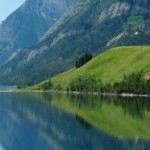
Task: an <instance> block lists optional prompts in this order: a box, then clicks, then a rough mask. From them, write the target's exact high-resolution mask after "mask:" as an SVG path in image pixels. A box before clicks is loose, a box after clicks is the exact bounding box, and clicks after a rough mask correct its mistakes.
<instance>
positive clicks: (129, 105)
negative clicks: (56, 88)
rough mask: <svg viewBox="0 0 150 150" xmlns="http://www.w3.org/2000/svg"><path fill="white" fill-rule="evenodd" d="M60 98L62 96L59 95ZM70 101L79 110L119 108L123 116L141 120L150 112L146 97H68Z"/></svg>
mask: <svg viewBox="0 0 150 150" xmlns="http://www.w3.org/2000/svg"><path fill="white" fill-rule="evenodd" d="M60 96H62V95H60ZM67 97H69V99H70V101H71V102H72V103H74V105H76V106H77V107H79V108H93V109H95V108H101V107H102V105H103V104H108V105H110V104H112V103H113V104H114V105H115V106H116V107H117V106H120V107H121V108H122V109H123V111H124V114H129V115H131V116H132V117H137V118H140V119H142V118H143V117H144V116H145V115H146V114H147V113H149V112H150V99H149V98H147V97H143V98H141V97H121V96H111V97H110V96H91V95H89V96H85V95H68V96H67Z"/></svg>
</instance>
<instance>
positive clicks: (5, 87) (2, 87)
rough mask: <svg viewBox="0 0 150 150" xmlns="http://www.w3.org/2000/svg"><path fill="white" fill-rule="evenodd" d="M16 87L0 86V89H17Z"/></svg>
mask: <svg viewBox="0 0 150 150" xmlns="http://www.w3.org/2000/svg"><path fill="white" fill-rule="evenodd" d="M15 89H17V86H0V91H5V90H15Z"/></svg>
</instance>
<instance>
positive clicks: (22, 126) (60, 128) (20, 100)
mask: <svg viewBox="0 0 150 150" xmlns="http://www.w3.org/2000/svg"><path fill="white" fill-rule="evenodd" d="M36 96H37V97H40V95H38V94H37V95H36V94H33V95H29V94H8V93H7V94H5V93H1V94H0V118H1V121H0V135H1V136H0V141H1V144H2V146H3V147H4V148H5V149H6V150H7V149H9V150H14V149H15V150H24V149H25V150H30V149H31V150H34V149H35V150H41V149H42V150H49V149H50V150H51V149H57V150H59V149H64V150H70V149H71V150H77V149H78V150H80V149H82V150H84V149H86V150H87V149H100V148H101V149H106V150H107V149H111V148H112V147H113V148H114V149H124V146H125V145H126V146H128V144H129V143H130V144H131V145H133V146H134V147H136V146H141V145H144V146H145V147H146V148H148V147H150V143H149V142H146V141H143V140H139V141H137V142H136V144H135V142H134V140H125V139H124V140H121V139H118V138H114V137H111V136H109V135H107V134H105V133H103V132H99V131H97V130H96V129H94V128H92V127H90V128H85V126H84V127H83V126H81V125H80V124H79V122H77V121H76V118H75V117H73V116H72V115H69V114H67V113H65V112H63V111H61V110H59V109H56V108H54V107H52V106H50V105H48V104H46V103H45V102H42V101H37V99H38V98H34V97H36ZM45 98H46V97H45ZM52 101H53V97H52ZM8 140H9V142H8Z"/></svg>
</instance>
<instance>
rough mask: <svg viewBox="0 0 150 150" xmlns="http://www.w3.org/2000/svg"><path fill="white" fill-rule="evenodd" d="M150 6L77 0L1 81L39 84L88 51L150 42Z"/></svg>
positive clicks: (133, 0) (124, 0)
mask: <svg viewBox="0 0 150 150" xmlns="http://www.w3.org/2000/svg"><path fill="white" fill-rule="evenodd" d="M149 9H150V1H149V0H144V1H143V0H76V2H75V4H74V5H73V6H72V7H71V8H70V9H69V10H68V11H67V12H66V13H65V14H64V15H63V16H62V17H61V18H60V19H59V20H58V21H56V23H55V24H54V25H53V26H52V27H51V28H50V29H49V30H48V32H47V33H46V34H45V35H44V36H43V37H42V38H41V40H40V41H39V42H38V44H36V45H35V46H34V47H32V48H31V49H27V50H22V51H20V52H19V53H17V55H15V57H14V58H13V59H11V60H10V61H9V62H8V63H6V64H5V66H3V68H2V69H1V71H0V74H1V75H0V83H3V84H7V83H10V84H28V85H31V84H35V83H37V82H39V81H42V80H44V79H47V78H48V77H51V76H54V75H56V74H58V73H61V72H63V71H65V70H67V69H69V68H71V67H73V66H74V65H75V61H76V59H77V58H78V57H79V56H80V55H82V54H83V53H85V52H92V54H93V55H97V54H99V53H101V52H103V51H104V50H106V49H108V48H110V47H114V46H123V45H149V44H150V26H149V24H150V11H149ZM131 54H132V52H131Z"/></svg>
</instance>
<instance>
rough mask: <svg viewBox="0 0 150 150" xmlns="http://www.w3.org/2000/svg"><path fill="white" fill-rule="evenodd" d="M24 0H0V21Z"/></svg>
mask: <svg viewBox="0 0 150 150" xmlns="http://www.w3.org/2000/svg"><path fill="white" fill-rule="evenodd" d="M24 1H25V0H0V21H3V20H5V19H6V17H8V15H10V14H11V13H12V12H13V11H15V10H16V9H17V8H18V7H19V6H20V5H21V4H23V2H24Z"/></svg>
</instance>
